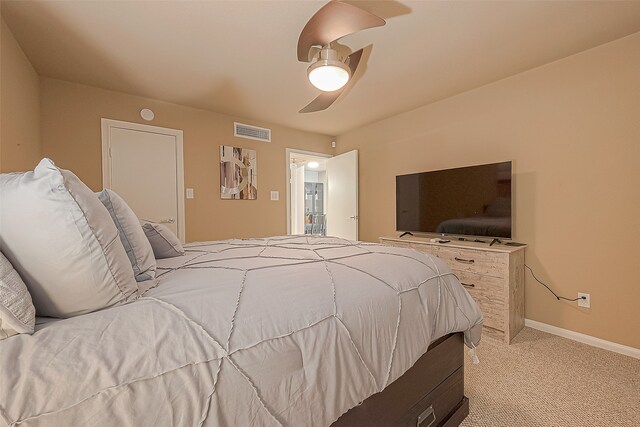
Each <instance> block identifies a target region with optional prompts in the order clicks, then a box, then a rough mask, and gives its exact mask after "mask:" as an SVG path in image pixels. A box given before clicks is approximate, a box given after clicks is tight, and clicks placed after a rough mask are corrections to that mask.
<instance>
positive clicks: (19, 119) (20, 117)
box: [0, 19, 40, 172]
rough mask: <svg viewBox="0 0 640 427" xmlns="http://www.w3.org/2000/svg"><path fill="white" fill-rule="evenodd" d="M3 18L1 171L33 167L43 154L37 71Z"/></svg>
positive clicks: (0, 50)
mask: <svg viewBox="0 0 640 427" xmlns="http://www.w3.org/2000/svg"><path fill="white" fill-rule="evenodd" d="M1 21H2V24H1V26H2V28H1V30H0V31H1V33H0V93H1V96H0V172H15V171H20V170H25V169H29V168H33V165H34V164H35V163H36V162H37V161H38V159H39V157H40V89H39V81H38V74H37V73H36V71H35V70H34V69H33V66H31V63H30V62H29V60H28V59H27V57H26V56H25V54H24V52H23V51H22V49H21V48H20V45H18V42H17V41H16V39H15V38H14V37H13V34H12V33H11V30H10V29H9V27H8V26H7V24H6V23H5V22H4V19H2V20H1Z"/></svg>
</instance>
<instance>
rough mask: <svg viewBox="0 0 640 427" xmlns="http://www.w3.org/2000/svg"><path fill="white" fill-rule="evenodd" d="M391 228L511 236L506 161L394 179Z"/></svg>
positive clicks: (507, 163) (509, 178) (509, 169)
mask: <svg viewBox="0 0 640 427" xmlns="http://www.w3.org/2000/svg"><path fill="white" fill-rule="evenodd" d="M396 230H398V231H415V232H423V233H439V234H453V235H467V236H486V237H502V238H511V162H502V163H492V164H487V165H479V166H469V167H463V168H456V169H445V170H437V171H431V172H422V173H414V174H410V175H400V176H397V177H396Z"/></svg>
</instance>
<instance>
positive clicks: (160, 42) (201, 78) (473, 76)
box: [2, 0, 640, 135]
mask: <svg viewBox="0 0 640 427" xmlns="http://www.w3.org/2000/svg"><path fill="white" fill-rule="evenodd" d="M324 3H325V2H324V1H315V0H309V1H204V2H191V1H169V2H159V1H129V2H120V1H106V2H101V1H3V2H2V15H3V18H4V19H5V21H6V22H7V23H8V25H9V26H10V28H11V29H12V31H13V32H14V35H15V36H16V38H17V40H18V41H19V43H20V44H21V46H22V48H23V49H24V51H25V53H26V54H27V56H28V57H29V58H30V60H31V61H32V63H33V65H34V67H35V68H36V70H37V71H38V73H40V74H41V75H44V76H49V77H53V78H58V79H63V80H69V81H74V82H79V83H84V84H88V85H92V86H98V87H102V88H106V89H111V90H116V91H122V92H126V93H131V94H135V95H141V96H146V97H151V98H156V99H161V100H165V101H169V102H174V103H178V104H183V105H188V106H193V107H198V108H203V109H208V110H212V111H217V112H221V113H227V114H231V115H234V116H239V117H244V118H248V119H251V118H254V119H259V120H263V121H268V122H273V123H278V124H283V125H288V126H291V127H294V128H298V129H303V130H308V131H314V132H318V133H323V134H327V135H338V134H341V133H343V132H345V131H347V130H350V129H353V128H355V127H358V126H361V125H364V124H366V123H370V122H372V121H376V120H379V119H382V118H385V117H388V116H391V115H394V114H397V113H400V112H403V111H408V110H411V109H413V108H416V107H418V106H420V105H424V104H427V103H430V102H434V101H436V100H439V99H443V98H446V97H449V96H452V95H455V94H457V93H461V92H464V91H466V90H469V89H472V88H475V87H479V86H482V85H484V84H487V83H490V82H493V81H496V80H499V79H502V78H504V77H507V76H510V75H513V74H516V73H519V72H521V71H525V70H527V69H531V68H534V67H537V66H539V65H542V64H545V63H548V62H551V61H554V60H557V59H560V58H563V57H566V56H568V55H571V54H574V53H577V52H580V51H583V50H585V49H589V48H591V47H594V46H597V45H600V44H603V43H606V42H609V41H611V40H615V39H617V38H620V37H623V36H625V35H629V34H632V33H634V32H638V31H640V1H630V2H624V1H600V2H588V1H566V2H565V1H496V2H494V1H490V2H484V1H470V2H464V1H442V2H430V1H402V2H397V1H383V2H372V1H360V2H353V3H356V4H358V5H359V6H360V7H362V8H363V9H368V10H370V11H373V12H377V13H378V14H380V15H381V16H382V17H383V18H385V19H387V25H386V26H384V27H381V28H375V29H371V30H366V31H363V32H360V33H357V34H353V35H350V36H347V37H345V38H343V39H342V40H341V43H342V44H344V45H347V46H349V47H350V48H351V49H352V50H356V49H359V48H361V47H364V46H366V45H368V44H369V43H373V50H372V51H371V54H370V56H369V58H368V59H367V58H365V59H363V61H365V63H364V64H361V67H360V68H361V69H359V70H358V72H357V73H356V76H355V80H356V82H355V83H356V84H355V85H354V86H353V87H352V88H351V89H350V90H349V91H347V92H346V93H345V94H344V95H343V96H342V97H341V99H339V100H338V102H337V103H336V104H334V105H333V106H332V107H330V108H329V109H328V110H326V111H323V112H317V113H310V114H299V113H298V110H299V109H300V108H302V107H303V106H305V105H306V104H307V103H308V102H310V101H311V100H312V99H313V98H314V97H315V96H316V95H317V92H316V90H315V89H314V88H313V87H312V86H311V84H310V83H309V82H308V81H307V79H306V67H307V64H304V63H300V62H298V61H297V60H296V43H297V40H298V36H299V34H300V31H301V29H302V28H303V27H304V25H305V23H306V22H307V20H308V19H309V18H310V17H311V16H312V15H313V14H314V13H315V12H316V10H318V9H319V8H320V7H321V6H322V5H323V4H324ZM363 65H364V66H363Z"/></svg>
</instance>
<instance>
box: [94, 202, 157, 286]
mask: <svg viewBox="0 0 640 427" xmlns="http://www.w3.org/2000/svg"><path fill="white" fill-rule="evenodd" d="M98 199H100V201H101V202H102V204H103V205H104V207H105V208H107V210H108V211H109V215H111V219H113V223H114V224H115V226H116V228H117V229H118V234H119V235H120V241H121V242H122V245H123V246H124V249H125V251H127V256H128V257H129V262H131V267H132V268H133V274H134V275H135V277H136V281H138V282H144V281H146V280H151V279H153V278H155V277H156V259H155V258H154V256H153V249H151V244H150V243H149V240H148V239H147V237H146V236H145V234H144V231H143V230H142V227H141V226H140V221H139V220H138V217H136V214H135V213H134V212H133V211H132V210H131V208H130V207H129V205H127V203H126V202H125V201H124V200H123V199H122V197H120V196H118V194H117V193H116V192H115V191H113V190H109V189H106V190H102V191H101V192H100V193H98Z"/></svg>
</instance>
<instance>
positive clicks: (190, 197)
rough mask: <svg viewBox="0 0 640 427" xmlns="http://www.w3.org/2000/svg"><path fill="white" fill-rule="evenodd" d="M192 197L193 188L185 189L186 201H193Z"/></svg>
mask: <svg viewBox="0 0 640 427" xmlns="http://www.w3.org/2000/svg"><path fill="white" fill-rule="evenodd" d="M194 197H195V195H194V194H193V188H187V199H193V198H194Z"/></svg>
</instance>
